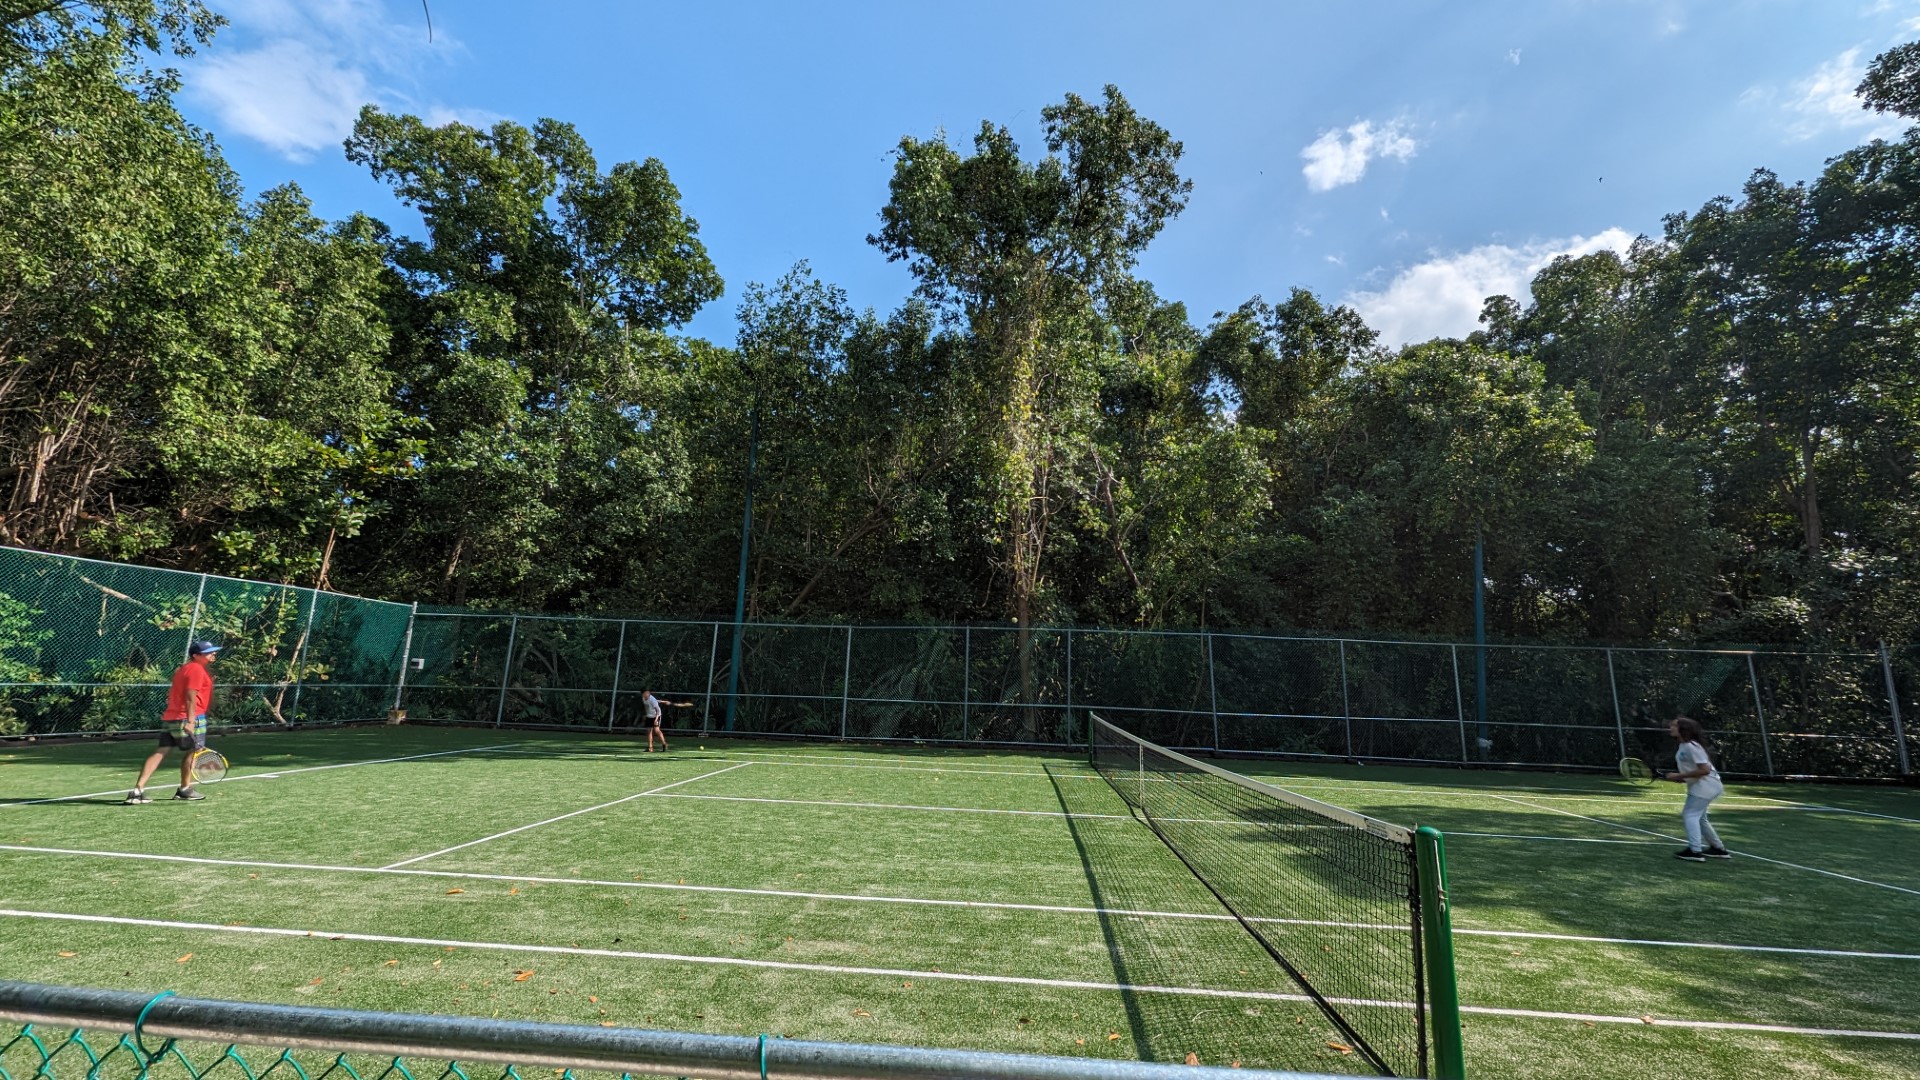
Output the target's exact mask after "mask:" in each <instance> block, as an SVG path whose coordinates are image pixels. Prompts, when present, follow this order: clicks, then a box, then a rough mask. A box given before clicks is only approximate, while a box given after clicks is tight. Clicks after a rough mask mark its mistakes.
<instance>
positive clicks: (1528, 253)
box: [1345, 227, 1634, 345]
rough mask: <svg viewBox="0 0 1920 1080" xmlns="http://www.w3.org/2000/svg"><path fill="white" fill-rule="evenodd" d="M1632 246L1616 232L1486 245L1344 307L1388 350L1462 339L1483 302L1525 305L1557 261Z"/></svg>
mask: <svg viewBox="0 0 1920 1080" xmlns="http://www.w3.org/2000/svg"><path fill="white" fill-rule="evenodd" d="M1633 240H1634V237H1633V234H1632V233H1629V232H1627V231H1626V230H1625V229H1621V228H1618V227H1616V228H1611V229H1607V230H1606V231H1604V232H1601V233H1597V234H1595V235H1593V236H1574V237H1568V238H1565V239H1560V240H1541V241H1536V242H1534V243H1529V244H1522V245H1520V246H1518V247H1515V246H1511V245H1508V244H1485V245H1482V246H1480V247H1477V248H1473V249H1471V250H1468V251H1463V252H1458V253H1455V254H1451V255H1436V256H1435V257H1433V258H1431V259H1428V260H1427V261H1426V262H1423V263H1418V264H1416V265H1414V266H1410V267H1407V268H1406V269H1404V270H1402V271H1400V272H1399V273H1398V274H1396V275H1395V276H1394V278H1393V280H1392V281H1390V282H1388V283H1387V286H1386V287H1385V288H1383V289H1381V290H1379V291H1377V292H1353V293H1350V294H1348V296H1347V298H1346V301H1345V302H1346V303H1347V304H1348V305H1349V306H1350V307H1352V308H1353V309H1354V310H1356V311H1358V312H1359V313H1360V314H1361V315H1362V316H1364V317H1365V318H1366V320H1367V325H1369V326H1371V327H1373V328H1374V329H1375V330H1378V331H1379V332H1380V339H1381V340H1382V341H1383V342H1385V343H1387V344H1389V345H1405V344H1408V343H1411V342H1416V341H1427V340H1429V339H1431V338H1436V337H1463V336H1465V335H1467V334H1469V333H1472V332H1473V331H1474V330H1476V329H1478V328H1479V325H1480V309H1481V307H1482V305H1484V304H1485V303H1486V299H1487V297H1489V296H1511V297H1513V298H1515V299H1516V300H1520V301H1521V302H1522V303H1524V302H1525V301H1526V299H1527V297H1528V295H1529V293H1528V289H1529V287H1530V285H1531V284H1532V281H1533V275H1534V274H1536V273H1538V272H1539V271H1540V270H1541V269H1543V268H1544V267H1545V266H1546V265H1547V264H1548V263H1550V262H1552V261H1553V260H1554V259H1556V258H1558V257H1559V256H1561V255H1572V256H1575V257H1579V256H1582V255H1591V254H1593V253H1595V252H1597V251H1618V252H1624V251H1626V250H1627V249H1628V248H1629V247H1631V246H1632V245H1633Z"/></svg>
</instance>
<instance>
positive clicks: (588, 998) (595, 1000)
mask: <svg viewBox="0 0 1920 1080" xmlns="http://www.w3.org/2000/svg"><path fill="white" fill-rule="evenodd" d="M587 1000H588V1001H591V1002H593V1003H594V1004H595V1005H598V1004H600V999H599V998H597V997H594V996H593V995H592V994H588V995H587Z"/></svg>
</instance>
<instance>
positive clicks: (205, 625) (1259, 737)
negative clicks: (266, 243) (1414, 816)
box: [0, 548, 1920, 778]
mask: <svg viewBox="0 0 1920 1080" xmlns="http://www.w3.org/2000/svg"><path fill="white" fill-rule="evenodd" d="M196 636H200V637H214V638H218V639H219V640H220V641H221V643H222V644H225V645H227V646H228V648H227V651H226V652H223V653H222V654H221V660H220V663H219V667H218V678H219V680H220V684H219V685H220V689H219V691H218V695H217V697H216V700H215V703H214V705H215V707H214V710H213V715H214V717H215V719H216V722H219V723H225V724H235V723H241V724H248V723H250V724H278V725H291V724H296V723H298V724H314V723H330V722H342V721H350V720H371V719H375V718H378V717H381V716H383V715H385V713H386V711H387V710H388V709H389V708H393V707H396V706H404V707H405V708H406V709H407V711H408V712H409V713H410V714H411V716H412V718H413V719H415V720H428V721H455V722H461V723H468V724H489V725H509V724H510V725H515V726H540V727H554V728H569V729H576V730H601V731H610V730H621V729H634V728H637V727H638V726H639V725H640V724H641V723H642V706H641V696H642V692H643V691H646V690H652V691H654V693H655V694H656V695H658V696H660V697H663V698H665V699H667V700H670V701H676V702H691V703H692V705H693V707H692V708H691V709H669V710H668V712H667V715H666V722H667V726H668V727H669V728H676V729H680V730H695V731H703V732H718V731H731V732H736V733H751V734H761V735H775V736H805V737H814V738H844V739H863V740H892V741H912V742H937V743H979V742H993V743H1008V744H1027V745H1033V746H1078V745H1080V744H1081V743H1082V742H1083V741H1084V737H1085V728H1084V724H1083V723H1082V720H1083V718H1084V715H1085V713H1086V711H1087V710H1089V709H1098V710H1100V711H1101V712H1102V713H1104V714H1106V715H1108V716H1109V717H1111V718H1113V719H1114V720H1115V721H1116V722H1119V723H1122V724H1124V725H1125V726H1126V727H1127V728H1128V729H1129V730H1132V731H1136V732H1138V733H1140V735H1141V736H1142V737H1144V738H1148V739H1151V740H1153V741H1154V742H1157V743H1160V744H1161V745H1164V746H1171V747H1174V748H1177V749H1182V750H1201V751H1210V752H1219V753H1255V754H1288V755H1295V756H1304V757H1325V758H1331V759H1362V758H1364V759H1371V760H1388V761H1406V762H1427V763H1454V764H1462V763H1468V764H1489V765H1510V766H1522V767H1544V768H1583V769H1606V768H1611V767H1613V765H1614V763H1616V762H1617V761H1619V759H1620V758H1622V757H1625V756H1628V755H1634V756H1645V757H1651V758H1658V757H1660V756H1661V755H1662V754H1665V753H1667V752H1668V751H1669V747H1670V740H1669V739H1668V738H1667V735H1666V731H1665V725H1666V722H1667V721H1668V720H1669V719H1671V718H1672V717H1674V716H1676V715H1681V714H1686V715H1690V716H1693V717H1694V718H1695V719H1697V720H1699V721H1701V723H1703V724H1704V725H1705V726H1706V727H1707V729H1708V731H1709V732H1710V733H1711V735H1712V736H1713V738H1714V740H1715V742H1716V743H1717V748H1718V753H1717V756H1716V762H1717V763H1718V764H1720V765H1721V767H1722V768H1723V769H1725V770H1726V771H1728V772H1730V773H1735V774H1741V775H1750V776H1822V777H1847V778H1890V777H1900V776H1911V775H1913V772H1914V770H1913V766H1914V761H1915V758H1916V757H1917V756H1920V755H1917V754H1916V753H1915V748H1914V747H1913V746H1911V745H1910V742H1911V738H1910V735H1909V733H1908V732H1907V731H1906V723H1907V721H1910V720H1911V719H1912V718H1913V716H1914V714H1915V713H1916V711H1920V708H1917V707H1916V699H1917V698H1920V646H1911V645H1909V646H1905V647H1892V648H1890V647H1888V646H1885V645H1881V646H1879V647H1877V648H1875V649H1871V650H1858V651H1807V650H1792V649H1774V648H1765V649H1761V648H1751V649H1749V648H1729V647H1719V648H1691V649H1677V648H1646V647H1627V646H1613V647H1605V646H1583V645H1544V644H1511V643H1506V644H1495V645H1486V646H1476V645H1473V644H1468V643H1455V642H1432V641H1387V640H1363V639H1356V638H1330V637H1310V636H1283V635H1273V634H1242V633H1222V632H1209V631H1186V632H1179V631H1137V630H1101V629H1087V628H1080V627H1034V628H1030V629H1029V630H1027V631H1026V632H1025V633H1022V632H1021V631H1020V630H1018V629H1016V628H1013V627H1009V626H850V625H846V624H791V623H748V624H745V625H741V626H736V625H734V624H733V623H731V622H725V621H715V620H672V619H642V618H619V617H613V616H566V615H545V614H516V613H487V612H474V611H467V610H450V609H425V610H421V609H419V608H417V607H416V606H414V605H406V604H392V603H384V602H381V601H376V600H365V599H361V598H358V597H350V596H341V595H339V594H335V593H326V592H314V591H312V590H308V589H299V588H295V587H292V586H286V585H268V584H262V583H259V582H249V581H238V580H235V579H231V578H221V577H216V576H212V575H204V574H190V573H182V572H179V571H171V570H157V569H153V568H149V567H137V566H126V565H121V564H115V563H104V562H96V561H91V560H86V559H74V558H69V557H65V556H55V555H45V554H41V553H38V552H30V551H22V550H19V549H14V548H0V737H5V736H9V735H39V734H62V733H69V732H113V731H128V730H140V729H150V728H152V727H154V726H155V722H156V720H155V718H156V717H158V715H159V712H160V704H161V702H162V701H163V700H164V697H165V693H166V678H167V675H168V673H169V672H170V671H171V670H172V666H173V665H174V664H176V663H178V662H179V658H180V656H182V655H183V654H184V652H185V650H186V646H187V643H188V642H189V641H190V640H192V639H193V638H194V637H196ZM736 637H738V639H739V648H738V649H736V648H735V647H734V646H735V638H736ZM736 656H737V657H738V658H739V660H738V663H737V664H736V663H735V660H734V658H735V657H736Z"/></svg>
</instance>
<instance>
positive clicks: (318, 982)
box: [307, 979, 326, 986]
mask: <svg viewBox="0 0 1920 1080" xmlns="http://www.w3.org/2000/svg"><path fill="white" fill-rule="evenodd" d="M323 982H326V980H325V979H315V980H313V981H312V982H310V983H308V984H307V985H308V986H319V985H320V984H321V983H323Z"/></svg>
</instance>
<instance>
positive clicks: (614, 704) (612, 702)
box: [607, 619, 644, 731]
mask: <svg viewBox="0 0 1920 1080" xmlns="http://www.w3.org/2000/svg"><path fill="white" fill-rule="evenodd" d="M626 658H627V620H625V619H621V620H620V641H619V643H618V644H616V645H615V646H614V647H613V694H612V695H611V696H610V697H609V698H608V699H607V730H608V731H612V730H613V717H614V710H615V709H618V708H619V707H620V663H621V661H623V660H625V659H626ZM642 689H644V687H643V688H642Z"/></svg>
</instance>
